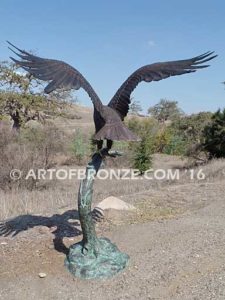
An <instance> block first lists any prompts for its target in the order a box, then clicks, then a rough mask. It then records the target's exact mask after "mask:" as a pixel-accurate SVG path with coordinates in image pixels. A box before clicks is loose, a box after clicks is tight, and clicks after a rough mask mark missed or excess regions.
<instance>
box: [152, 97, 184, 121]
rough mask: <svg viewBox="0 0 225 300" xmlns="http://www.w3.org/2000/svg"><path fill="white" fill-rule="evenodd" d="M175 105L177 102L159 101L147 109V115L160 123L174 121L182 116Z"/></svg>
mask: <svg viewBox="0 0 225 300" xmlns="http://www.w3.org/2000/svg"><path fill="white" fill-rule="evenodd" d="M177 104H178V102H177V101H170V100H167V99H161V100H160V101H159V103H157V104H156V105H154V106H152V107H150V108H149V109H148V114H150V115H151V116H152V117H154V118H155V119H156V120H158V121H159V122H162V123H165V122H166V121H168V120H174V119H176V118H178V117H180V116H181V115H183V114H184V113H183V112H182V110H181V109H180V108H179V107H178V105H177Z"/></svg>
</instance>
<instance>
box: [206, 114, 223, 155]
mask: <svg viewBox="0 0 225 300" xmlns="http://www.w3.org/2000/svg"><path fill="white" fill-rule="evenodd" d="M204 137H205V141H204V142H203V148H204V149H205V150H206V151H207V152H208V153H209V155H210V158H213V157H216V158H220V157H225V109H224V110H223V111H221V110H220V109H219V110H218V111H217V112H216V113H215V114H214V115H213V116H212V123H211V124H209V125H207V126H206V127H205V129H204Z"/></svg>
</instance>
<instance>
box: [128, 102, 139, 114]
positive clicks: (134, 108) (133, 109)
mask: <svg viewBox="0 0 225 300" xmlns="http://www.w3.org/2000/svg"><path fill="white" fill-rule="evenodd" d="M129 111H130V114H133V115H138V114H139V113H140V112H141V111H142V107H141V104H140V102H139V101H136V100H134V99H132V100H131V104H130V108H129Z"/></svg>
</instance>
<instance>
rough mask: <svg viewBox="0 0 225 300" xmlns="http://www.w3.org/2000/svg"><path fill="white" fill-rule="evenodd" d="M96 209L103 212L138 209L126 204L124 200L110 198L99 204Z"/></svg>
mask: <svg viewBox="0 0 225 300" xmlns="http://www.w3.org/2000/svg"><path fill="white" fill-rule="evenodd" d="M95 208H100V209H102V210H106V209H116V210H134V209H136V208H135V207H134V206H133V205H131V204H129V203H126V202H124V201H123V200H121V199H119V198H116V197H113V196H110V197H107V198H105V199H104V200H102V201H101V202H99V203H98V204H97V205H96V207H95Z"/></svg>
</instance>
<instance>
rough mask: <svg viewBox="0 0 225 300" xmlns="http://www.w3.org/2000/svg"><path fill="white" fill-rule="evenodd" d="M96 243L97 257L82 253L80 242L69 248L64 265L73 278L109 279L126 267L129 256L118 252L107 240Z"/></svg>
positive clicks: (100, 239)
mask: <svg viewBox="0 0 225 300" xmlns="http://www.w3.org/2000/svg"><path fill="white" fill-rule="evenodd" d="M97 243H98V254H97V256H96V255H95V254H94V253H91V254H89V252H87V253H83V245H82V242H80V243H77V244H74V245H72V246H71V247H70V249H69V255H68V256H67V258H66V260H65V265H66V266H67V268H68V269H69V271H70V272H71V273H72V274H73V275H74V276H76V277H80V278H83V279H96V278H99V279H101V278H109V277H112V276H114V275H115V274H117V273H118V272H120V271H122V270H123V269H124V268H125V267H126V265H127V262H128V260H129V256H128V255H127V254H125V253H122V252H120V251H119V249H118V248H117V246H116V245H114V244H113V243H111V242H110V240H109V239H107V238H99V239H98V240H97Z"/></svg>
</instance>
